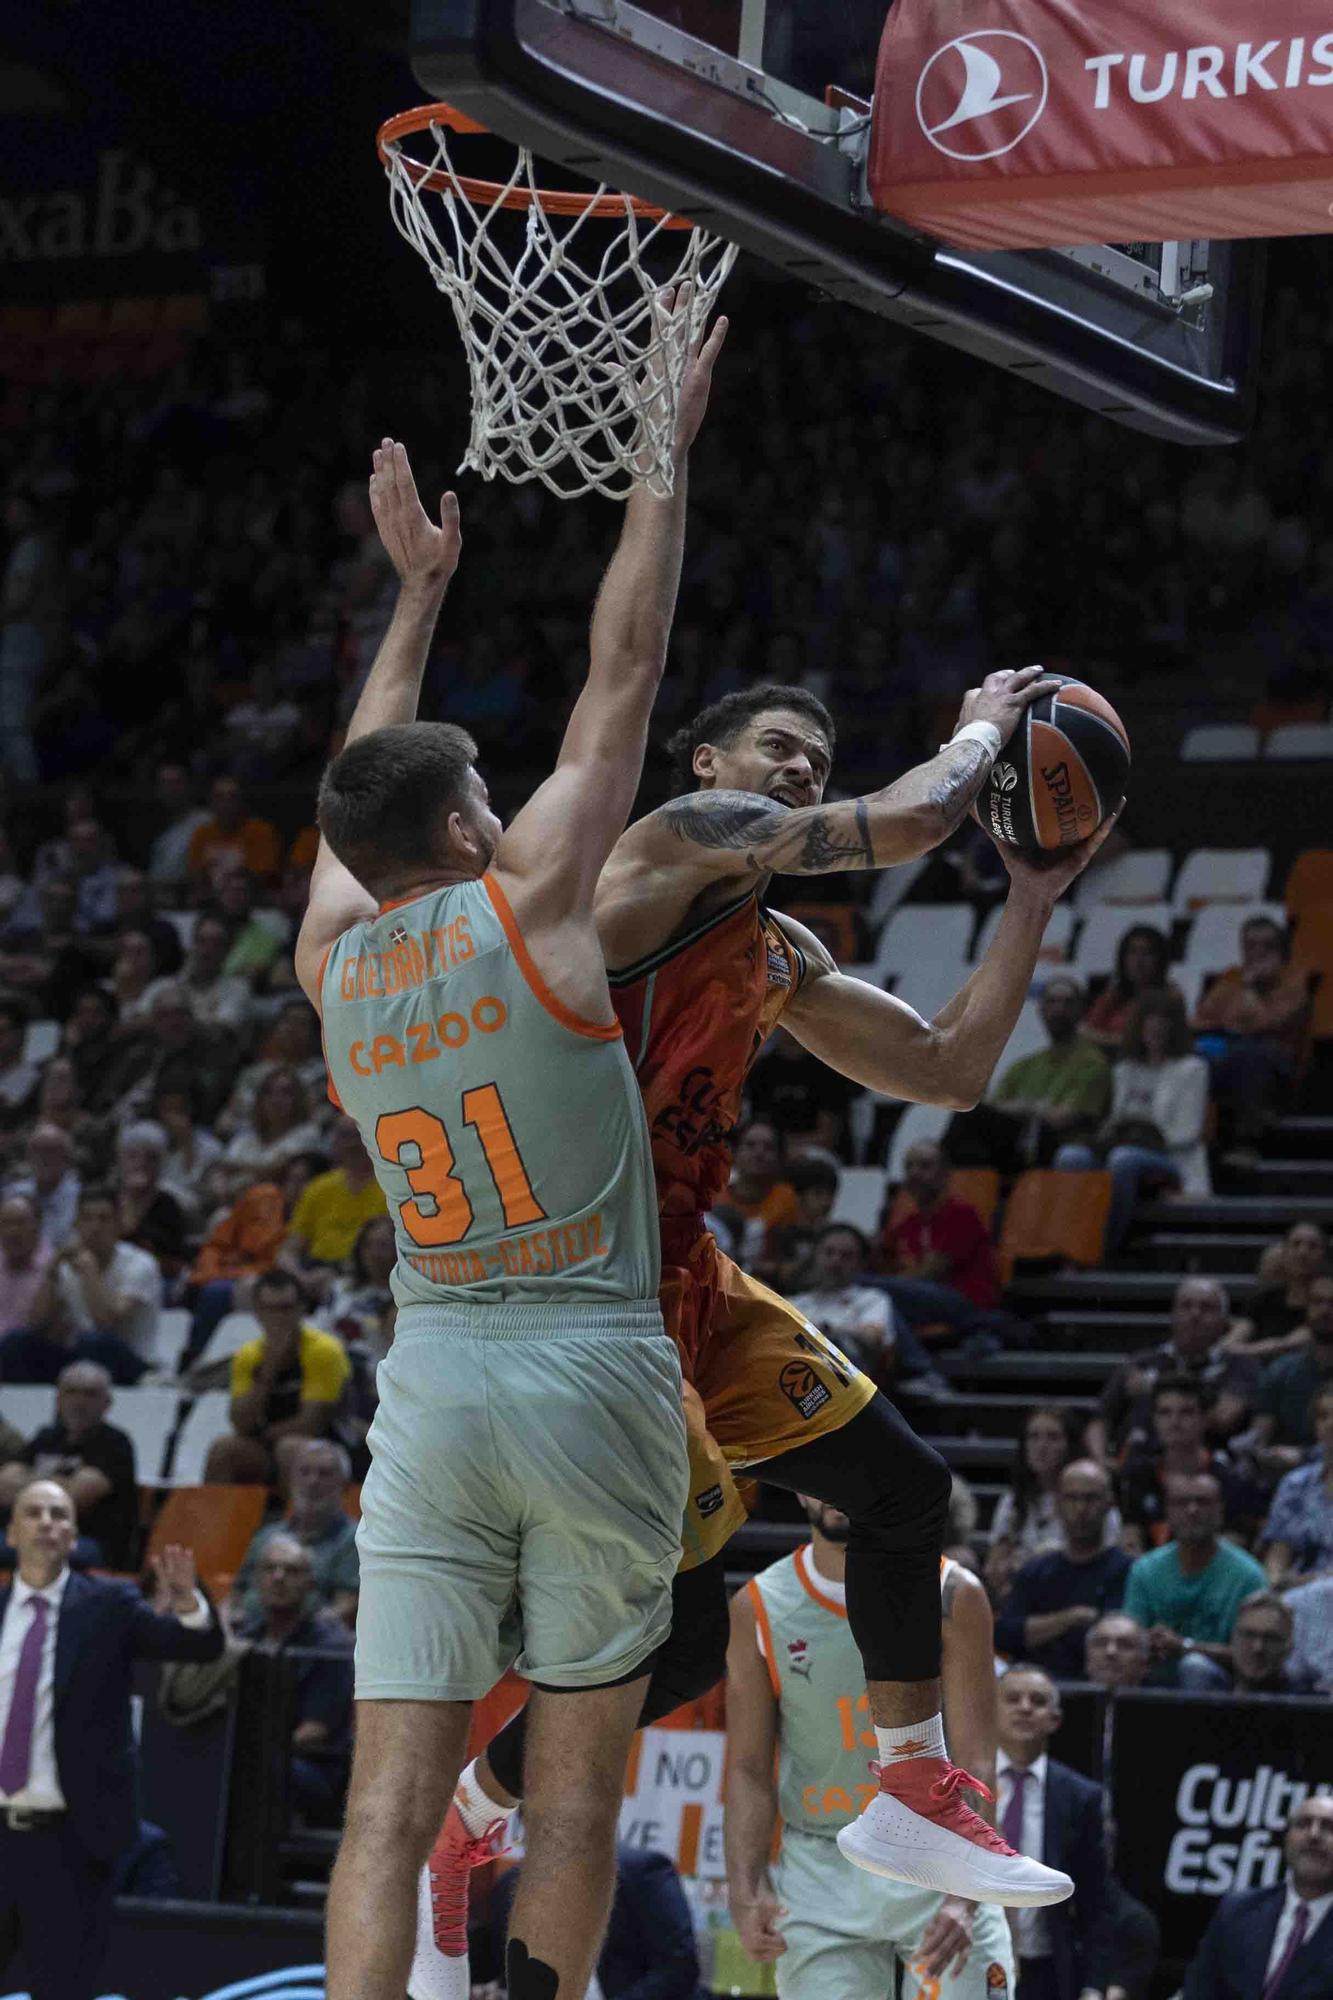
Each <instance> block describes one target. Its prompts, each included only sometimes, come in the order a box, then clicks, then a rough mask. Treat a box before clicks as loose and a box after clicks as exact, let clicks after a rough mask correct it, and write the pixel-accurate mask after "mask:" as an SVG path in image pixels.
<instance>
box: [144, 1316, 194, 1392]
mask: <svg viewBox="0 0 1333 2000" xmlns="http://www.w3.org/2000/svg"><path fill="white" fill-rule="evenodd" d="M192 1323H193V1321H192V1317H191V1315H190V1313H189V1312H188V1311H187V1310H186V1308H185V1307H184V1306H163V1308H162V1310H161V1312H160V1313H159V1314H158V1316H157V1334H156V1337H155V1338H154V1341H153V1360H152V1365H153V1367H154V1368H162V1369H168V1370H170V1372H171V1373H172V1374H173V1375H174V1374H175V1372H176V1364H177V1362H178V1361H179V1360H180V1358H181V1354H182V1352H183V1350H184V1347H185V1343H186V1341H187V1340H188V1339H189V1337H190V1327H191V1325H192Z"/></svg>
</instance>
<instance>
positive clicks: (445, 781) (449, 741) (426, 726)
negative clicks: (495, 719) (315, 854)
mask: <svg viewBox="0 0 1333 2000" xmlns="http://www.w3.org/2000/svg"><path fill="white" fill-rule="evenodd" d="M476 756H477V746H476V744H475V743H474V742H473V740H472V738H471V737H470V736H469V735H468V733H467V731H466V729H459V728H458V727H457V726H456V725H455V724H454V723H452V722H408V723H397V724H394V725H392V726H391V727H389V728H387V729H373V730H371V732H370V734H369V735H368V736H361V737H358V738H357V740H356V742H355V743H349V744H348V746H347V748H346V749H345V750H344V751H343V752H342V753H341V755H340V756H337V757H335V758H334V760H333V762H332V763H331V764H330V765H329V767H328V769H327V770H326V771H325V773H324V777H323V780H322V781H321V784H320V787H319V804H318V807H317V808H316V814H315V817H316V819H317V820H318V822H319V830H320V832H321V833H322V834H323V836H324V838H325V840H327V841H328V843H329V846H330V847H331V848H332V849H333V852H334V853H335V854H336V855H337V857H338V859H339V861H341V862H342V864H343V866H344V868H347V869H350V871H351V873H352V874H353V875H355V876H356V878H357V880H358V881H359V882H363V883H366V884H367V885H370V884H373V883H374V882H375V881H377V880H378V879H380V878H381V877H383V876H385V875H392V874H394V873H395V872H397V871H399V870H401V869H402V868H403V867H405V866H406V867H412V866H413V865H415V864H418V863H421V862H423V861H425V860H427V859H428V858H429V854H430V843H431V837H432V834H433V832H434V829H435V828H436V826H437V825H438V824H439V822H440V818H441V815H447V814H448V813H450V812H452V811H453V810H454V809H455V808H456V807H457V806H458V805H460V804H461V803H462V799H463V787H464V785H465V783H466V780H467V774H468V771H469V769H470V768H471V766H472V765H473V764H474V762H475V761H476Z"/></svg>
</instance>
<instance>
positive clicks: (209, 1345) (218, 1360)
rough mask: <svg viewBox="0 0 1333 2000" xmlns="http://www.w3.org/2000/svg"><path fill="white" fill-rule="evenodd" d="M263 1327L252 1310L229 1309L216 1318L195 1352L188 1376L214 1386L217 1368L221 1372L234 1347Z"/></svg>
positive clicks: (256, 1337)
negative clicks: (225, 1313) (206, 1336)
mask: <svg viewBox="0 0 1333 2000" xmlns="http://www.w3.org/2000/svg"><path fill="white" fill-rule="evenodd" d="M262 1331H263V1328H262V1327H261V1326H260V1324H259V1321H258V1320H257V1319H256V1318H255V1316H254V1314H253V1313H248V1312H229V1313H228V1314H227V1316H226V1318H225V1319H220V1320H219V1321H218V1323H217V1325H216V1326H215V1327H214V1328H213V1331H212V1333H210V1334H209V1336H208V1339H207V1340H206V1341H205V1342H204V1345H203V1348H202V1349H201V1350H200V1352H199V1353H198V1354H196V1355H195V1357H194V1360H193V1361H192V1362H191V1363H190V1366H189V1369H188V1370H187V1375H188V1379H189V1380H190V1381H191V1382H194V1383H197V1384H199V1385H201V1386H210V1387H211V1386H215V1380H214V1379H211V1378H216V1376H217V1374H218V1372H219V1370H223V1371H224V1372H225V1370H226V1367H227V1364H228V1363H229V1362H230V1361H231V1357H232V1355H233V1354H235V1352H236V1350H237V1348H238V1347H244V1346H245V1343H246V1341H247V1340H258V1338H259V1336H260V1334H261V1333H262Z"/></svg>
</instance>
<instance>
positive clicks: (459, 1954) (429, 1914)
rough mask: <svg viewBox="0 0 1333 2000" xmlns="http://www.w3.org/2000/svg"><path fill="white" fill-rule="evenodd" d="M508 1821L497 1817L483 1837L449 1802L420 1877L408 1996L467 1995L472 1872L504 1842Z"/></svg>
mask: <svg viewBox="0 0 1333 2000" xmlns="http://www.w3.org/2000/svg"><path fill="white" fill-rule="evenodd" d="M505 1825H506V1822H505V1820H504V1819H503V1818H501V1819H497V1820H496V1821H495V1823H494V1825H493V1826H489V1827H488V1828H487V1829H486V1831H485V1833H484V1834H482V1835H481V1837H480V1838H479V1839H474V1838H473V1837H472V1835H471V1834H469V1832H468V1830H467V1828H466V1827H465V1826H464V1824H463V1820H462V1816H461V1814H460V1813H459V1810H458V1807H457V1805H456V1804H451V1805H450V1807H449V1811H448V1814H447V1815H446V1818H445V1822H444V1825H443V1827H442V1828H441V1829H440V1836H439V1839H438V1840H437V1841H436V1843H435V1846H434V1848H433V1849H432V1851H431V1856H430V1859H429V1860H428V1861H427V1863H426V1865H425V1867H424V1868H423V1869H422V1871H421V1874H420V1876H419V1878H418V1881H417V1945H416V1953H415V1955H414V1957H413V1959H412V1970H411V1973H410V1975H409V1977H408V1981H407V1992H408V2000H469V1995H470V1994H471V1991H472V1980H471V1976H470V1973H469V1970H468V1957H467V1908H468V1878H469V1876H470V1875H471V1873H472V1870H473V1869H474V1868H479V1867H481V1866H482V1864H483V1863H484V1862H487V1861H493V1860H494V1859H495V1857H496V1855H497V1854H498V1853H499V1852H500V1851H501V1849H502V1848H503V1846H504V1834H505Z"/></svg>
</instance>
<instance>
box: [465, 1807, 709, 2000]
mask: <svg viewBox="0 0 1333 2000" xmlns="http://www.w3.org/2000/svg"><path fill="white" fill-rule="evenodd" d="M518 1872H519V1871H518V1869H517V1868H511V1869H510V1870H509V1872H508V1874H506V1875H502V1876H501V1878H500V1880H499V1881H498V1882H497V1883H496V1885H495V1890H494V1892H493V1894H492V1896H491V1901H490V1906H489V1908H488V1909H487V1912H486V1921H485V1925H484V1928H483V1930H482V1931H481V1932H480V1934H475V1935H474V1936H473V1937H472V1938H471V1939H470V1940H469V1951H470V1955H471V1959H472V1967H473V1973H472V1977H473V1980H474V1985H473V1993H474V1994H476V1993H477V1992H478V1991H480V1992H482V1993H485V1992H486V1991H487V1990H488V1989H487V1986H486V1983H485V1981H486V1979H487V1978H488V1977H494V1976H495V1975H496V1974H498V1971H499V1968H500V1965H501V1964H502V1962H503V1959H504V1940H505V1932H506V1930H507V1928H508V1924H509V1910H510V1906H511V1905H512V1903H513V1900H514V1891H515V1889H516V1888H517V1887H518ZM479 1976H480V1978H481V1981H482V1983H481V1985H480V1987H478V1985H477V1984H476V1983H475V1982H476V1981H477V1979H478V1977H479ZM597 1984H598V1985H599V1986H600V1987H601V1989H602V1993H603V1994H604V1996H605V2000H622V1996H623V2000H702V1992H701V1988H700V1985H699V1953H698V1948H697V1946H696V1944H695V1939H694V1924H693V1922H692V1920H691V1917H690V1906H689V1904H688V1903H687V1902H686V1900H685V1891H684V1889H683V1888H682V1887H681V1883H680V1877H679V1875H678V1874H677V1873H676V1868H675V1863H674V1862H673V1861H672V1860H671V1859H670V1857H669V1856H668V1855H665V1854H658V1853H656V1852H654V1851H653V1850H652V1849H650V1848H642V1847H627V1846H625V1845H624V1844H623V1843H622V1844H619V1845H618V1846H617V1848H616V1892H615V1898H614V1900H613V1902H612V1904H611V1918H610V1922H609V1923H608V1925H607V1930H606V1943H605V1944H604V1945H603V1946H602V1955H601V1957H600V1958H599V1959H598V1961H597ZM500 1990H501V1989H499V1988H497V1989H496V1991H497V1993H498V1992H499V1991H500Z"/></svg>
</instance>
